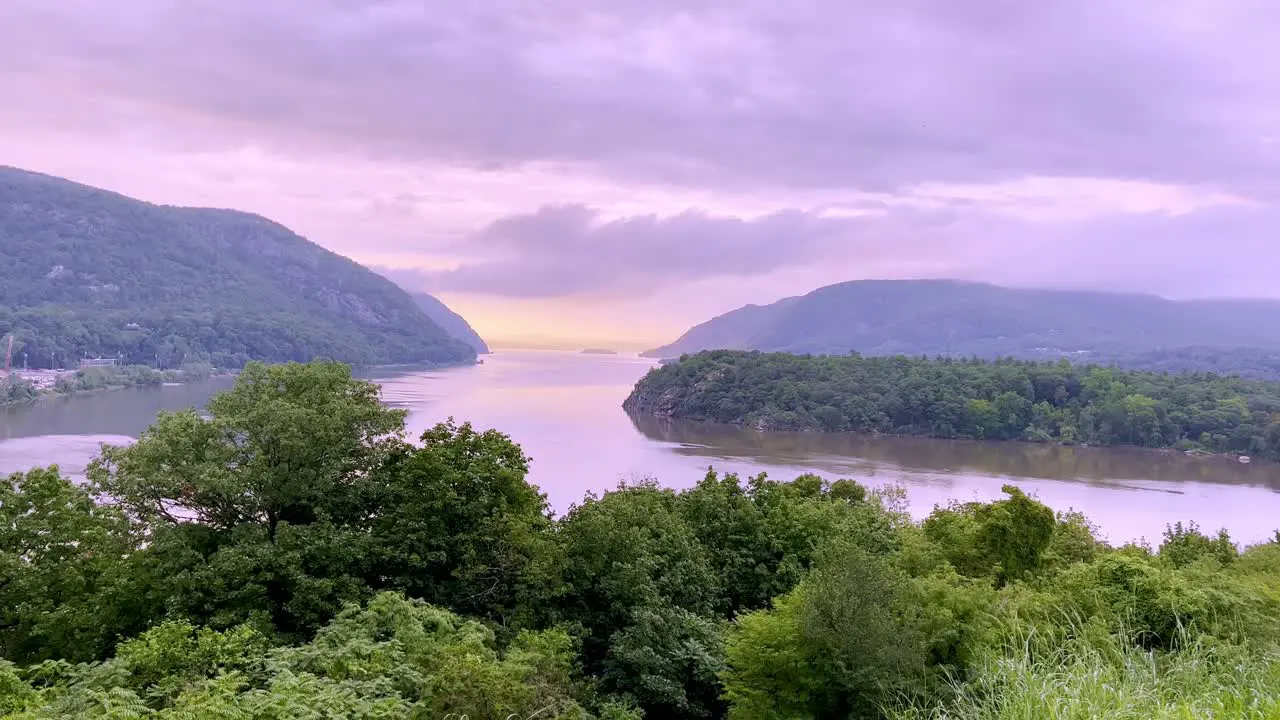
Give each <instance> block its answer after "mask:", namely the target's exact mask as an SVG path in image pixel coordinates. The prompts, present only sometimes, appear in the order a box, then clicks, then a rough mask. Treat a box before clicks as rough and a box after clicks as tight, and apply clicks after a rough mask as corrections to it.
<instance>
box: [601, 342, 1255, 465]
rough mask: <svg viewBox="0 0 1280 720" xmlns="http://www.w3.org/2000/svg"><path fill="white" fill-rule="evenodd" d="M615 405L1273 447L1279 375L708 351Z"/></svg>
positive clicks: (668, 412)
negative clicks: (1256, 376) (1274, 378)
mask: <svg viewBox="0 0 1280 720" xmlns="http://www.w3.org/2000/svg"><path fill="white" fill-rule="evenodd" d="M624 407H625V408H626V409H627V410H628V411H629V412H633V413H639V414H645V415H656V416H659V417H670V418H678V419H685V420H699V421H708V422H719V423H731V424H736V425H745V426H748V427H751V428H755V429H758V430H806V431H809V430H817V431H827V432H837V431H852V432H874V433H894V434H902V435H925V436H930V437H941V438H976V439H987V440H1031V441H1037V442H1041V441H1054V442H1063V443H1087V444H1092V445H1137V446H1141V447H1151V448H1170V447H1173V448H1180V449H1201V450H1207V451H1211V452H1233V453H1241V454H1250V455H1259V456H1262V457H1267V458H1272V459H1280V383H1276V382H1266V381H1260V380H1245V379H1241V378H1237V377H1230V376H1220V375H1214V374H1209V373H1192V374H1168V373H1154V372H1141V371H1124V370H1117V369H1115V368H1104V367H1098V366H1088V365H1086V366H1078V365H1072V364H1070V363H1068V362H1066V361H1065V360H1063V361H1059V362H1056V363H1036V362H1027V361H1019V360H999V361H985V360H976V359H971V360H957V359H951V358H938V359H928V358H908V357H901V356H899V357H861V356H858V355H847V356H801V355H791V354H788V353H758V352H738V351H730V350H721V351H711V352H704V353H698V354H696V355H689V356H686V357H684V358H682V359H681V360H680V361H679V362H675V363H670V364H667V365H664V366H662V367H658V368H655V369H653V370H651V371H650V372H649V373H648V374H647V375H645V377H644V378H642V379H641V380H640V382H639V383H637V384H636V387H635V389H634V390H633V391H632V393H631V395H630V396H629V397H628V398H627V400H626V402H625V403H624Z"/></svg>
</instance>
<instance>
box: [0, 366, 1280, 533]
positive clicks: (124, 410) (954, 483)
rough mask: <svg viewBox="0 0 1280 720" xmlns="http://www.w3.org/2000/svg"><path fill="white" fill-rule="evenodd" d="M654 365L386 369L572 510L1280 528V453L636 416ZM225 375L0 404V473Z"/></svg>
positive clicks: (75, 457) (195, 396) (71, 450)
mask: <svg viewBox="0 0 1280 720" xmlns="http://www.w3.org/2000/svg"><path fill="white" fill-rule="evenodd" d="M652 366H653V363H651V362H650V361H648V360H643V359H638V358H628V357H625V356H616V355H588V354H576V353H552V352H500V353H497V354H494V355H489V356H486V357H485V361H484V364H483V365H477V366H474V367H467V368H457V369H450V370H436V371H425V372H423V371H417V372H400V373H386V374H383V375H379V376H378V377H377V379H378V381H379V382H381V383H382V386H383V397H384V399H385V400H386V401H387V402H388V403H390V404H392V405H395V406H397V407H403V408H406V409H407V410H408V411H409V420H408V423H409V429H410V432H411V433H412V434H413V435H414V436H415V437H416V436H417V435H418V434H419V433H421V432H422V430H424V429H425V428H427V427H429V426H430V425H432V424H434V423H436V422H438V421H440V420H443V419H445V418H447V417H450V416H453V417H455V418H457V419H458V420H459V421H463V420H468V421H471V422H472V423H473V424H474V425H476V426H477V427H480V428H489V427H493V428H497V429H499V430H501V431H502V432H505V433H507V434H508V435H510V436H511V437H512V438H513V439H514V440H515V441H516V442H519V443H520V444H521V445H522V446H523V447H524V449H525V452H526V453H528V454H529V455H530V456H531V457H532V459H533V460H532V469H531V480H532V481H533V482H535V483H536V484H538V485H539V486H540V487H541V488H542V490H543V491H544V492H546V494H547V496H548V498H549V500H550V502H551V504H552V505H553V506H554V507H555V508H556V510H557V511H559V512H563V511H564V510H566V509H568V508H569V506H570V505H571V504H573V503H575V502H577V501H579V500H581V499H582V497H583V495H584V494H586V493H587V492H589V491H594V492H597V493H599V492H601V491H604V490H607V489H609V488H612V487H614V486H616V485H617V484H618V482H619V481H624V480H636V479H641V478H646V477H652V478H656V479H657V480H658V481H659V482H661V483H662V484H664V485H667V486H671V487H687V486H689V485H692V484H694V483H696V482H697V481H698V479H699V478H701V476H702V475H703V474H704V473H705V471H706V469H707V466H708V465H713V466H715V467H716V469H718V470H722V471H734V472H738V473H741V474H755V473H758V472H768V473H769V475H770V476H771V477H774V478H778V479H791V478H792V477H794V476H796V475H798V474H800V473H804V472H816V473H818V474H820V475H823V476H826V477H829V478H832V479H834V478H837V477H850V478H854V479H856V480H858V481H859V482H862V483H864V484H867V485H871V486H883V485H893V484H898V485H901V486H903V487H904V488H906V491H907V498H908V502H909V506H910V509H911V512H912V513H913V514H914V515H916V516H918V517H919V516H923V515H925V514H927V513H928V512H929V510H930V509H932V508H933V506H934V505H937V504H943V503H946V502H947V501H949V500H951V499H958V500H973V499H981V500H989V499H994V498H996V497H998V496H999V495H1000V487H1001V485H1003V484H1005V483H1013V484H1016V485H1018V486H1019V487H1021V488H1023V489H1024V490H1026V491H1027V492H1029V493H1032V494H1034V495H1036V496H1038V497H1039V498H1040V499H1041V500H1042V501H1044V502H1046V503H1048V504H1049V505H1050V506H1052V507H1053V508H1054V509H1055V510H1067V509H1069V508H1074V509H1076V510H1081V511H1083V512H1085V513H1086V514H1087V515H1088V516H1089V518H1090V519H1091V520H1092V521H1093V522H1094V523H1095V524H1097V525H1098V526H1099V527H1100V528H1101V529H1102V532H1103V534H1104V535H1106V536H1107V537H1108V538H1109V539H1110V540H1111V541H1112V542H1123V541H1126V540H1131V539H1137V538H1141V537H1145V538H1147V539H1148V540H1151V541H1152V542H1153V543H1158V542H1159V539H1160V534H1161V532H1162V531H1163V529H1164V527H1165V525H1166V523H1170V522H1173V521H1175V520H1183V521H1187V520H1194V521H1196V522H1198V523H1199V524H1200V526H1201V527H1202V528H1204V529H1206V530H1210V531H1216V530H1217V529H1218V528H1222V527H1225V528H1227V529H1228V530H1229V531H1230V532H1231V535H1232V537H1233V538H1234V539H1235V540H1236V541H1237V542H1243V543H1251V542H1257V541H1260V540H1263V539H1266V538H1269V537H1270V536H1271V534H1272V532H1273V531H1274V530H1276V529H1277V528H1280V465H1276V464H1271V463H1263V462H1257V461H1255V462H1254V463H1252V464H1248V465H1243V464H1240V463H1238V462H1236V461H1235V460H1232V459H1226V458H1189V457H1186V456H1184V455H1182V454H1181V453H1174V452H1154V451H1148V450H1138V449H1131V448H1122V449H1113V448H1067V447H1058V446H1055V445H1033V444H1025V443H980V442H965V441H949V440H929V439H920V438H886V437H868V436H855V435H843V434H841V435H823V434H801V433H794V434H793V433H770V434H759V433H753V432H749V431H746V430H741V429H737V428H731V427H716V426H705V425H694V424H687V423H672V422H664V421H659V420H656V419H654V418H636V419H632V418H630V417H628V416H627V414H626V413H625V412H623V410H622V407H621V405H622V400H623V399H624V398H625V397H626V395H627V393H628V392H630V390H631V387H632V385H633V384H634V383H635V381H636V380H638V379H639V378H640V376H642V375H643V374H644V373H645V371H646V370H648V369H649V368H650V367H652ZM231 383H232V380H231V379H230V378H215V379H212V380H209V381H207V382H204V383H199V384H194V385H183V386H164V387H156V388H141V389H130V390H120V391H113V392H104V393H96V394H86V395H78V396H72V397H63V398H53V399H49V400H45V401H42V402H41V403H39V404H37V405H33V406H22V407H11V408H0V474H2V473H8V472H12V471H15V470H20V469H25V468H28V467H32V466H36V465H49V464H57V465H59V466H60V467H61V468H62V469H63V470H64V471H65V472H67V473H69V474H71V475H73V476H79V475H81V474H82V473H83V472H84V467H85V465H86V464H87V463H88V461H89V460H90V459H91V458H92V457H93V456H94V455H95V454H96V453H97V448H98V444H99V443H102V442H108V443H123V442H128V441H129V440H130V438H132V437H136V436H137V435H138V434H139V433H140V432H141V431H142V430H143V429H144V428H146V427H147V425H149V424H150V423H151V421H152V420H153V419H154V417H155V415H156V413H157V412H159V411H160V410H162V409H179V408H185V407H192V406H201V405H203V404H204V402H205V401H206V400H207V399H208V398H209V396H210V395H211V394H212V393H214V392H216V391H217V390H220V389H223V388H226V387H229V386H230V385H231Z"/></svg>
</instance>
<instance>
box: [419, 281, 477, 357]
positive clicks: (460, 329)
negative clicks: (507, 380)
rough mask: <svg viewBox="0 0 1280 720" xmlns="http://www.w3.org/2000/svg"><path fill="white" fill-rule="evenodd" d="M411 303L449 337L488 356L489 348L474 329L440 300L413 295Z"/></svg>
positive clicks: (432, 296)
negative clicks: (415, 304)
mask: <svg viewBox="0 0 1280 720" xmlns="http://www.w3.org/2000/svg"><path fill="white" fill-rule="evenodd" d="M413 301H414V302H415V303H417V305H418V308H419V309H420V310H422V312H424V313H426V314H427V317H429V318H431V320H432V322H434V323H435V324H437V325H439V326H440V327H441V328H442V329H444V331H445V332H447V333H449V336H450V337H452V338H456V339H458V340H461V341H463V342H465V343H466V344H468V345H470V346H471V349H472V350H475V351H476V353H477V354H479V355H488V354H489V346H488V345H487V344H485V341H484V339H483V338H481V337H480V334H479V333H477V332H476V331H475V328H473V327H471V323H469V322H467V320H466V318H464V317H462V316H461V315H459V314H458V313H456V312H454V311H453V310H452V309H450V308H449V306H448V305H445V304H444V302H442V301H441V300H440V298H438V297H436V296H434V295H428V294H427V293H414V294H413Z"/></svg>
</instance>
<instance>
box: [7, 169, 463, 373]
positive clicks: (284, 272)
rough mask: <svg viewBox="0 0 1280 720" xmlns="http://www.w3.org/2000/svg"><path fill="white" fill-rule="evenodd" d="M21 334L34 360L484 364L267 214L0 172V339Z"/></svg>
mask: <svg viewBox="0 0 1280 720" xmlns="http://www.w3.org/2000/svg"><path fill="white" fill-rule="evenodd" d="M10 333H12V334H13V335H14V336H15V337H16V339H17V344H16V346H15V348H14V352H15V357H24V358H25V359H26V361H27V363H28V364H29V366H30V367H34V368H49V367H75V362H76V360H77V359H78V358H81V357H112V358H119V359H121V360H122V361H123V362H125V363H126V364H146V365H152V366H158V367H164V368H171V367H177V366H179V365H182V364H184V363H188V362H203V363H209V364H213V365H216V366H218V367H226V368H235V367H240V366H242V365H244V363H245V362H247V361H249V360H269V361H286V360H301V361H305V360H311V359H313V358H316V357H327V358H333V359H337V360H342V361H345V362H352V363H357V364H365V365H372V364H390V363H424V364H457V363H465V362H470V361H472V360H474V358H475V352H474V351H473V350H472V349H471V348H470V347H469V346H468V345H467V344H466V343H464V342H462V341H460V340H456V339H454V338H452V337H450V336H449V335H448V334H447V333H446V332H445V331H444V330H442V329H441V328H440V327H439V326H438V325H436V324H435V323H434V322H432V321H431V320H430V319H429V318H428V317H427V316H426V315H425V314H424V313H423V312H422V311H421V310H420V309H419V308H418V307H417V306H416V305H415V303H414V301H413V299H412V298H411V297H410V296H409V295H408V294H407V293H406V292H404V291H403V290H401V289H400V288H398V287H396V286H395V285H394V284H393V283H392V282H391V281H390V280H387V279H385V278H383V277H381V276H379V275H376V274H374V273H373V272H371V271H369V270H367V269H366V268H363V267H361V266H360V265H357V264H356V263H354V262H352V261H351V260H348V259H347V258H344V257H342V256H339V255H336V254H334V253H331V252H329V251H327V250H325V249H323V248H321V247H319V246H317V245H314V244H312V243H310V242H308V241H307V240H305V239H304V238H302V237H299V236H298V235H296V234H294V233H293V232H291V231H290V230H288V229H287V228H285V227H283V226H281V225H278V224H276V223H274V222H271V221H270V220H267V219H265V218H262V217H258V216H256V215H249V214H246V213H240V212H234V211H230V210H210V209H198V208H176V207H164V206H158V205H152V204H150V203H145V202H141V201H138V200H133V199H131V198H127V197H124V196H122V195H117V194H115V193H111V192H106V191H104V190H98V189H95V188H91V187H87V186H84V185H79V184H76V183H73V182H70V181H67V180H62V179H60V178H54V177H50V176H47V175H40V174H37V173H30V172H25V171H21V170H17V169H13V168H4V167H0V338H2V337H3V336H5V335H8V334H10Z"/></svg>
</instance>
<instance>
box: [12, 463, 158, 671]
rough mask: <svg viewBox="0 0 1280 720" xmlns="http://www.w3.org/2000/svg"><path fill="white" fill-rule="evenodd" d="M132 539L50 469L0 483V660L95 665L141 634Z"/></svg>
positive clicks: (116, 518) (111, 514) (120, 521)
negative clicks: (122, 638)
mask: <svg viewBox="0 0 1280 720" xmlns="http://www.w3.org/2000/svg"><path fill="white" fill-rule="evenodd" d="M137 551H138V538H137V537H136V536H135V535H134V534H133V533H132V532H131V531H130V527H129V524H128V523H127V522H126V520H125V518H124V517H123V516H122V515H121V514H120V513H119V512H117V511H116V510H115V509H114V508H111V507H104V506H101V505H97V504H95V503H94V502H93V498H92V497H90V496H89V494H88V493H87V492H85V491H84V490H83V489H82V488H79V487H77V486H76V485H74V484H72V483H71V481H70V480H67V479H66V478H64V477H62V475H60V474H59V473H58V470H57V469H56V468H49V469H47V470H32V471H30V472H27V473H17V474H14V475H10V476H9V477H8V478H4V479H3V480H0V653H2V655H0V657H3V658H6V659H9V660H13V661H16V662H34V661H40V660H46V659H50V658H65V659H70V660H93V659H97V658H100V657H102V656H103V655H104V654H105V653H107V652H108V651H109V650H110V648H111V647H112V645H113V644H114V643H115V640H116V637H117V635H119V634H126V633H132V632H136V631H137V630H139V629H140V628H141V627H142V626H143V624H144V623H145V622H146V616H147V613H148V611H149V610H150V608H147V607H139V606H140V605H142V604H143V603H144V601H145V598H143V597H141V596H140V593H139V587H138V577H137V576H136V575H135V572H134V571H135V566H134V564H133V561H132V558H133V556H134V554H135V553H136V552H137Z"/></svg>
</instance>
